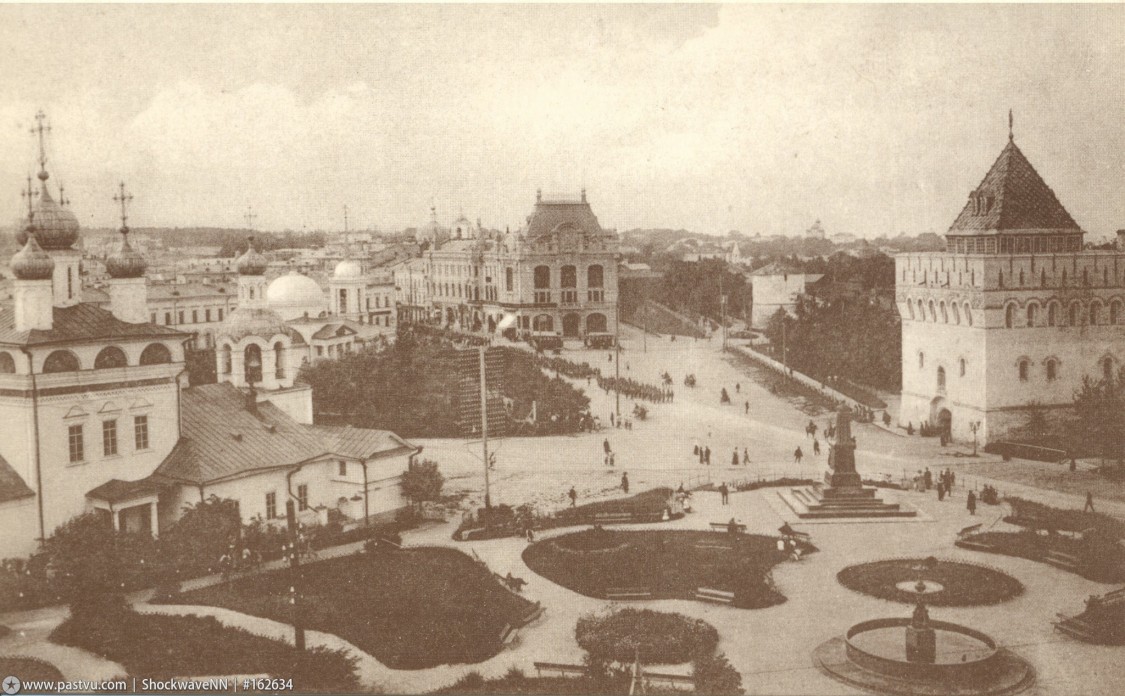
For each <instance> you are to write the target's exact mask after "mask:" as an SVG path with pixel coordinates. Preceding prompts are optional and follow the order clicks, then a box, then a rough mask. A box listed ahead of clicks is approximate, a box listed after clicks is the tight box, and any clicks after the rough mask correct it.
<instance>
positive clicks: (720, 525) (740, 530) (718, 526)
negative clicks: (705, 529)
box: [711, 522, 746, 534]
mask: <svg viewBox="0 0 1125 696" xmlns="http://www.w3.org/2000/svg"><path fill="white" fill-rule="evenodd" d="M730 528H731V524H730V522H712V523H711V531H714V532H729V531H730ZM734 530H735V533H737V534H745V533H746V525H744V524H742V523H740V522H736V523H735V524H734Z"/></svg>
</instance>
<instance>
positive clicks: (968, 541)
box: [953, 536, 994, 551]
mask: <svg viewBox="0 0 1125 696" xmlns="http://www.w3.org/2000/svg"><path fill="white" fill-rule="evenodd" d="M953 543H954V545H956V546H960V547H961V548H963V549H969V550H970V551H993V550H994V547H993V546H992V544H990V543H988V542H986V541H977V540H976V539H973V538H971V537H968V536H967V537H965V538H964V539H958V540H957V541H955V542H953Z"/></svg>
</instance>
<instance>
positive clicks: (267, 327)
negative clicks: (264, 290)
mask: <svg viewBox="0 0 1125 696" xmlns="http://www.w3.org/2000/svg"><path fill="white" fill-rule="evenodd" d="M290 331H291V329H290V328H289V326H288V325H287V324H286V323H285V321H284V320H283V319H282V318H281V315H279V314H278V313H277V312H275V311H273V310H272V309H262V308H251V307H239V308H237V309H235V310H234V311H233V312H231V313H230V314H228V315H227V318H226V321H224V322H223V326H222V328H221V329H219V331H218V332H217V334H218V336H217V337H218V338H229V339H230V340H231V342H232V343H238V342H239V341H241V340H242V339H244V338H246V337H247V336H258V337H259V338H263V339H265V340H269V339H271V338H273V337H274V336H276V335H277V334H284V335H285V336H289V335H290Z"/></svg>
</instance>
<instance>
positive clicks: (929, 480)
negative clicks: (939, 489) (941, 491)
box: [922, 466, 934, 491]
mask: <svg viewBox="0 0 1125 696" xmlns="http://www.w3.org/2000/svg"><path fill="white" fill-rule="evenodd" d="M922 481H923V482H924V483H925V484H926V490H927V491H928V490H930V488H932V487H933V485H934V475H933V473H932V472H930V467H928V466H927V467H926V473H924V474H922Z"/></svg>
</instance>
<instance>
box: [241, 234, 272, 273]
mask: <svg viewBox="0 0 1125 696" xmlns="http://www.w3.org/2000/svg"><path fill="white" fill-rule="evenodd" d="M268 266H269V261H267V260H266V257H265V256H263V255H262V254H260V253H258V251H257V250H256V249H255V248H254V238H253V237H247V238H246V253H245V254H243V255H242V256H240V257H238V274H239V275H245V276H260V275H265V273H266V268H267V267H268Z"/></svg>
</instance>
